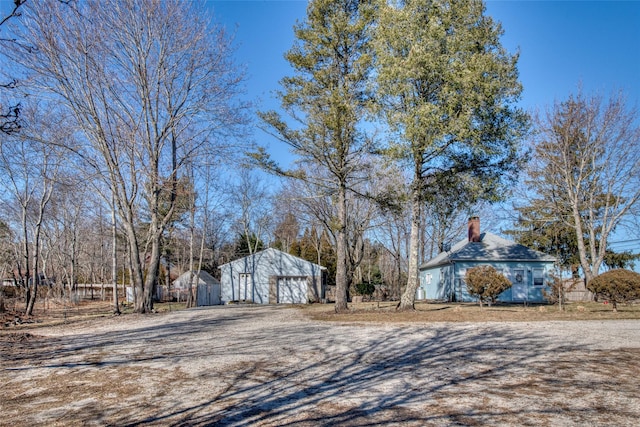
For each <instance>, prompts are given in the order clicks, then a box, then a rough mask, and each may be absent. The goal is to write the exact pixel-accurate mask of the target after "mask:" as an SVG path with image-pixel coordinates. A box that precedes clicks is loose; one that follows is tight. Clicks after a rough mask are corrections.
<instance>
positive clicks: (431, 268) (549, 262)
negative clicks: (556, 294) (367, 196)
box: [419, 217, 556, 302]
mask: <svg viewBox="0 0 640 427" xmlns="http://www.w3.org/2000/svg"><path fill="white" fill-rule="evenodd" d="M468 231H469V233H468V234H469V236H468V239H463V240H461V241H459V242H458V243H456V244H455V245H453V246H452V247H450V248H447V249H448V250H446V251H443V252H441V253H440V254H438V255H437V256H436V257H435V258H433V259H431V260H430V261H428V262H426V263H424V264H423V265H421V266H420V272H419V274H420V288H421V289H423V292H420V293H422V294H423V295H424V296H425V297H426V298H427V299H433V300H447V301H468V302H471V301H475V300H476V298H475V297H472V296H471V295H470V294H469V292H468V291H467V287H466V284H465V281H464V280H465V275H466V272H467V269H470V268H473V267H477V266H480V265H491V266H493V267H494V268H495V269H496V270H497V271H498V272H500V273H502V274H504V275H505V276H506V277H507V279H509V281H510V282H511V283H512V286H511V288H510V289H507V290H506V291H504V292H503V293H501V294H500V295H499V297H498V300H499V301H505V302H544V301H545V297H544V293H543V290H547V291H548V290H549V287H548V283H549V279H550V275H551V274H552V273H553V268H554V263H555V261H556V259H555V258H554V257H552V256H550V255H546V254H544V253H542V252H539V251H535V250H533V249H530V248H527V247H526V246H523V245H520V244H518V243H515V242H512V241H510V240H507V239H503V238H502V237H499V236H497V235H495V234H491V233H481V232H480V219H479V218H478V217H472V218H470V219H469V229H468ZM419 290H420V289H419Z"/></svg>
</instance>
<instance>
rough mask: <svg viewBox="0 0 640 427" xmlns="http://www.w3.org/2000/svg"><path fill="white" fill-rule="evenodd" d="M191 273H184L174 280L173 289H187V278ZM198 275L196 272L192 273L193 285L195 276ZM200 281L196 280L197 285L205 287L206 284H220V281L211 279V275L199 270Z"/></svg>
mask: <svg viewBox="0 0 640 427" xmlns="http://www.w3.org/2000/svg"><path fill="white" fill-rule="evenodd" d="M190 274H191V272H189V271H187V272H186V273H182V274H181V275H180V277H178V278H177V279H176V280H174V281H173V285H174V286H175V287H178V288H180V287H188V286H189V276H190ZM197 275H198V272H197V271H194V272H193V276H192V279H191V280H192V281H193V283H194V284H195V282H196V276H197ZM199 278H200V280H198V284H199V285H206V284H218V283H220V281H219V280H218V279H216V278H215V277H213V276H212V275H211V274H209V273H207V272H206V271H204V270H200V275H199Z"/></svg>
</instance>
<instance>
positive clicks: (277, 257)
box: [219, 248, 326, 304]
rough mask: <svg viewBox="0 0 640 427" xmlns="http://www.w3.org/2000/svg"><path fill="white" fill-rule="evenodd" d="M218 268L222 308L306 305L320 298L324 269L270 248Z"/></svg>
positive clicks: (323, 282) (322, 292)
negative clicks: (244, 304)
mask: <svg viewBox="0 0 640 427" xmlns="http://www.w3.org/2000/svg"><path fill="white" fill-rule="evenodd" d="M219 268H220V270H221V279H220V283H221V287H222V303H223V304H226V303H229V302H232V301H238V302H252V303H256V304H307V303H309V302H314V301H320V300H321V299H323V298H324V292H325V283H326V280H325V275H326V268H325V267H322V266H320V265H318V264H315V263H313V262H310V261H307V260H305V259H302V258H298V257H296V256H293V255H291V254H288V253H286V252H282V251H279V250H277V249H274V248H269V249H265V250H263V251H260V252H256V253H255V254H252V255H248V256H246V257H243V258H240V259H237V260H235V261H231V262H229V263H227V264H224V265H221V266H220V267H219Z"/></svg>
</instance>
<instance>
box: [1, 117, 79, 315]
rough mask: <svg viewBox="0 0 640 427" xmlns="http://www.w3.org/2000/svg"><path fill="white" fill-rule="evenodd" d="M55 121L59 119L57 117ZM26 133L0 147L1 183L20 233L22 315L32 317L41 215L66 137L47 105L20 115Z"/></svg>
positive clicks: (41, 222)
mask: <svg viewBox="0 0 640 427" xmlns="http://www.w3.org/2000/svg"><path fill="white" fill-rule="evenodd" d="M57 119H58V120H61V118H60V117H59V116H58V117H57ZM23 120H24V121H25V123H26V124H27V127H28V129H29V132H25V131H24V129H23V132H20V133H16V134H12V135H10V136H7V139H6V140H4V141H3V142H4V143H2V144H0V159H1V161H2V165H1V167H2V169H3V174H2V176H3V180H4V181H5V182H4V184H5V188H6V189H7V191H9V192H10V194H11V196H12V197H11V198H12V200H11V203H12V206H15V208H16V210H17V211H18V212H16V213H17V215H16V216H17V217H19V223H20V229H21V234H22V239H23V240H22V259H23V261H24V264H19V265H18V270H19V276H20V279H21V280H24V281H23V284H24V286H25V288H26V290H27V292H26V314H27V315H31V314H33V309H34V305H35V302H36V298H37V291H38V285H39V282H40V278H41V270H40V267H41V266H40V263H41V258H40V255H41V242H42V239H41V238H42V227H43V222H44V220H45V212H46V210H47V206H48V204H49V202H50V200H51V195H52V193H53V188H54V185H55V183H56V180H57V179H58V175H59V173H60V170H61V168H62V155H61V151H60V149H59V148H58V147H59V145H60V142H61V141H63V140H66V139H67V138H70V136H69V135H68V134H65V133H63V131H64V130H65V129H66V128H65V127H64V126H63V125H62V123H61V122H60V121H56V117H55V116H53V115H52V114H51V110H49V109H47V106H46V105H45V106H43V109H39V108H36V107H33V108H29V109H28V110H27V112H26V113H25V114H24V115H23Z"/></svg>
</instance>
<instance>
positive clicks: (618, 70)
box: [207, 0, 640, 251]
mask: <svg viewBox="0 0 640 427" xmlns="http://www.w3.org/2000/svg"><path fill="white" fill-rule="evenodd" d="M207 5H208V6H209V7H211V8H212V9H213V12H214V16H215V19H216V21H218V22H219V23H221V24H223V25H225V26H226V27H227V28H228V29H229V30H230V31H235V38H236V44H237V46H238V51H237V61H238V62H239V63H241V64H244V65H245V66H246V67H247V71H248V81H247V92H248V93H247V96H248V97H249V98H250V99H252V100H253V101H255V102H256V106H257V108H259V109H277V108H278V101H277V100H276V99H275V96H274V95H273V92H274V91H275V90H278V89H279V85H278V81H279V80H280V79H281V78H282V77H284V76H286V75H289V74H290V73H291V69H290V68H289V66H288V64H287V62H286V61H285V60H284V58H283V55H284V53H285V52H286V51H287V50H288V49H289V48H291V46H292V44H293V41H294V37H293V29H292V27H293V25H294V24H295V23H296V21H303V20H304V19H305V16H306V6H307V2H306V1H298V0H281V1H274V0H263V1H253V0H235V1H234V0H227V1H219V0H207ZM486 6H487V10H486V13H487V15H489V16H491V17H492V18H494V19H495V20H496V21H499V22H500V23H501V24H502V27H503V30H504V35H503V37H502V43H503V45H504V46H505V47H506V48H507V49H508V50H509V51H510V52H512V53H513V52H516V51H519V52H520V60H519V63H518V68H519V71H520V80H521V82H522V84H523V87H524V92H523V96H522V100H521V106H522V107H523V108H525V109H527V110H529V111H534V110H536V109H540V110H544V109H545V108H547V107H549V106H551V105H552V104H553V103H554V101H559V100H564V99H566V97H567V96H568V95H569V94H571V93H575V92H576V91H577V89H578V86H579V85H581V86H582V88H583V91H584V92H585V93H587V94H595V93H598V94H602V95H608V94H610V93H611V92H612V91H617V90H623V91H624V92H625V93H626V95H627V97H628V101H629V103H631V104H638V105H639V106H640V0H637V1H515V0H491V1H487V2H486ZM255 142H257V143H259V144H261V145H266V146H269V147H270V149H269V151H270V152H271V154H272V156H274V158H275V159H276V160H279V161H281V162H283V163H287V162H288V161H290V159H291V158H290V156H289V155H288V154H287V149H286V146H284V145H283V144H282V143H279V142H278V141H275V140H274V139H272V138H271V137H269V136H268V135H266V134H264V133H263V132H261V131H259V130H256V133H255ZM637 237H639V236H629V238H630V239H633V240H632V241H630V242H629V243H628V244H626V243H621V244H619V245H617V246H616V249H620V250H625V249H633V250H636V251H637V250H638V249H640V244H639V241H638V240H637ZM616 240H621V241H622V240H625V239H616Z"/></svg>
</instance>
